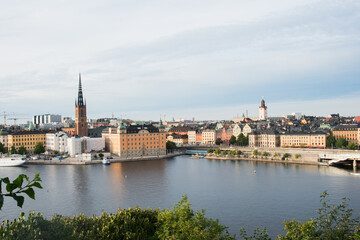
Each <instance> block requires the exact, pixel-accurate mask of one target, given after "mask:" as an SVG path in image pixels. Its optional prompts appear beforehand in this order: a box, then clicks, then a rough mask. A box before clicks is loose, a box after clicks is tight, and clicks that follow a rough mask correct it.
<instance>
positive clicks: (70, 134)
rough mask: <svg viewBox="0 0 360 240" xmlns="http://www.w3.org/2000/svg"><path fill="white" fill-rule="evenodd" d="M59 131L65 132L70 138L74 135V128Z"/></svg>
mask: <svg viewBox="0 0 360 240" xmlns="http://www.w3.org/2000/svg"><path fill="white" fill-rule="evenodd" d="M61 131H63V132H66V133H67V134H68V135H69V136H70V137H72V136H75V135H76V131H75V128H61Z"/></svg>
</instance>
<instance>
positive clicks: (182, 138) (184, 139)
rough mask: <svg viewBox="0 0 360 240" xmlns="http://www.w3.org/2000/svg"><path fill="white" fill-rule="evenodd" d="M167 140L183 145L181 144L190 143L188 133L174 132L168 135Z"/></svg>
mask: <svg viewBox="0 0 360 240" xmlns="http://www.w3.org/2000/svg"><path fill="white" fill-rule="evenodd" d="M166 140H167V141H171V142H174V143H175V144H176V145H180V146H181V145H184V144H188V135H177V134H173V135H169V136H167V138H166Z"/></svg>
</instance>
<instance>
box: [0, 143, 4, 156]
mask: <svg viewBox="0 0 360 240" xmlns="http://www.w3.org/2000/svg"><path fill="white" fill-rule="evenodd" d="M0 153H5V146H4V144H3V143H1V142H0Z"/></svg>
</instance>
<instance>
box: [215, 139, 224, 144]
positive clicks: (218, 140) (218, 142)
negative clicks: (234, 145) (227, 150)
mask: <svg viewBox="0 0 360 240" xmlns="http://www.w3.org/2000/svg"><path fill="white" fill-rule="evenodd" d="M222 143H223V141H222V140H221V138H217V139H216V141H215V144H216V145H220V144H222Z"/></svg>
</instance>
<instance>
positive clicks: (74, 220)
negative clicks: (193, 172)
mask: <svg viewBox="0 0 360 240" xmlns="http://www.w3.org/2000/svg"><path fill="white" fill-rule="evenodd" d="M327 197H328V194H327V192H324V193H322V195H321V203H322V207H321V208H320V209H319V210H318V217H316V218H314V219H310V220H308V221H303V222H299V221H296V220H291V221H285V222H284V229H285V231H286V234H285V235H279V236H278V239H279V240H298V239H308V240H310V239H311V240H312V239H315V240H325V239H326V240H333V239H334V240H335V239H350V240H360V223H359V218H352V212H353V210H352V209H348V204H347V199H346V198H344V199H343V201H342V203H341V204H340V205H331V204H329V201H328V200H327ZM226 229H227V227H225V226H222V225H220V224H219V222H218V220H213V219H209V218H206V217H205V211H204V210H202V211H194V210H193V209H191V204H190V203H189V202H188V201H187V197H186V196H184V197H183V198H182V200H181V201H179V202H178V204H177V205H175V206H174V207H173V208H172V209H171V210H168V209H165V210H158V209H156V210H152V209H140V208H138V207H136V208H130V209H119V210H118V212H116V213H114V214H108V213H102V215H100V216H92V217H86V216H84V215H83V214H80V215H76V216H73V217H66V216H62V215H55V216H54V217H52V218H51V219H50V220H47V219H46V218H44V217H43V216H42V215H41V214H40V213H38V214H35V213H34V212H30V213H29V215H28V217H27V218H26V217H25V216H24V214H21V217H20V218H18V219H15V220H14V221H13V222H10V221H4V222H3V223H2V224H1V225H0V238H1V239H24V240H27V239H65V240H67V239H81V240H82V239H84V240H85V239H183V240H185V239H195V240H197V239H199V240H201V239H204V240H205V239H230V240H232V239H236V238H235V236H230V235H229V233H228V232H227V230H226ZM239 237H240V239H246V240H270V239H271V238H270V237H269V236H268V234H267V232H266V229H265V228H264V229H262V230H259V229H255V230H254V233H253V234H252V235H248V234H247V232H246V230H245V229H243V228H242V229H241V230H240V235H239Z"/></svg>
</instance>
